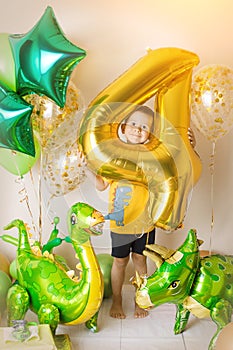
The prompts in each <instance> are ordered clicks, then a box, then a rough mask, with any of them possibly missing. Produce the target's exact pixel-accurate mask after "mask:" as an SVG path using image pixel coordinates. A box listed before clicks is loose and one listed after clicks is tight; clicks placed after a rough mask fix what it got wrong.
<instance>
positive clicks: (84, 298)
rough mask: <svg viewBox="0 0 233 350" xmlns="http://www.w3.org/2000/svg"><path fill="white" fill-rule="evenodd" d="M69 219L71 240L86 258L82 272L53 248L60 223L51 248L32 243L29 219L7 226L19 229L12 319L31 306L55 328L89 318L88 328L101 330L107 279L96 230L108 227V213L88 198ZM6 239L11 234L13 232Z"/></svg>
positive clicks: (41, 319) (10, 310) (81, 259)
mask: <svg viewBox="0 0 233 350" xmlns="http://www.w3.org/2000/svg"><path fill="white" fill-rule="evenodd" d="M67 221H68V228H69V234H70V236H69V239H67V240H66V241H70V242H71V244H72V246H73V248H74V250H75V252H76V254H77V257H78V259H79V262H80V264H81V268H82V272H81V275H80V276H79V277H78V276H74V275H73V274H72V273H71V271H67V269H66V268H65V266H64V264H62V263H60V262H59V260H57V259H56V258H55V257H54V255H53V254H52V253H51V252H52V246H53V244H54V246H56V245H57V230H56V225H55V228H54V230H53V234H52V235H51V237H50V238H51V240H49V242H48V243H49V244H48V245H47V246H48V249H49V250H46V251H44V249H42V251H41V250H40V249H38V247H36V248H37V249H34V248H33V247H31V246H30V244H29V240H28V233H27V229H26V226H25V224H24V222H23V221H21V220H18V219H17V220H14V221H12V222H11V223H10V224H9V225H7V226H6V227H5V229H10V228H12V227H17V228H18V230H19V241H18V249H17V256H16V265H17V283H16V284H14V285H13V286H12V287H11V288H10V290H9V293H8V297H7V313H8V324H9V325H12V321H13V320H17V319H23V318H24V317H25V313H26V311H27V310H28V308H29V307H31V309H32V310H33V311H34V312H35V313H36V314H37V316H38V319H39V322H40V323H47V324H49V325H50V327H51V330H52V331H53V332H55V330H56V328H57V325H58V323H63V324H66V325H76V324H80V323H85V322H86V326H87V327H88V328H90V329H91V330H93V331H96V330H97V315H98V311H99V308H100V305H101V302H102V299H103V292H104V283H103V276H102V273H101V270H100V266H99V263H98V260H97V258H96V255H95V252H94V250H93V248H92V245H91V242H90V235H100V234H101V233H102V226H103V222H104V218H103V216H102V214H101V213H100V212H98V211H97V210H95V209H94V208H93V207H91V206H89V205H88V204H85V203H76V204H74V205H73V206H72V207H71V208H70V210H69V212H68V218H67ZM4 239H5V240H9V239H8V237H5V238H4ZM59 242H61V241H59ZM59 242H58V243H59ZM14 243H15V241H13V244H14Z"/></svg>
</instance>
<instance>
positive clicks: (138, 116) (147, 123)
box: [124, 111, 153, 144]
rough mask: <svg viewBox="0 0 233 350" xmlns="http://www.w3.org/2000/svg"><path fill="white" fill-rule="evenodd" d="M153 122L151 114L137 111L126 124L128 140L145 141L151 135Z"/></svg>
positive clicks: (125, 133) (132, 141)
mask: <svg viewBox="0 0 233 350" xmlns="http://www.w3.org/2000/svg"><path fill="white" fill-rule="evenodd" d="M152 124H153V118H152V116H151V115H148V114H145V113H142V112H141V111H136V112H135V113H133V114H132V115H131V116H130V117H129V119H128V120H127V122H126V124H125V130H124V135H125V137H126V140H127V142H129V143H132V144H138V143H145V142H146V141H147V140H148V138H149V135H150V131H151V128H152Z"/></svg>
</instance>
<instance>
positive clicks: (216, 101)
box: [191, 64, 233, 142]
mask: <svg viewBox="0 0 233 350" xmlns="http://www.w3.org/2000/svg"><path fill="white" fill-rule="evenodd" d="M191 97H192V104H191V106H192V121H193V123H194V125H195V126H196V128H197V129H198V130H199V131H200V132H201V133H202V134H203V135H204V136H205V137H206V138H207V140H209V141H211V142H216V141H217V140H219V139H220V138H221V137H223V136H224V135H226V134H227V133H228V132H229V131H230V130H231V128H232V126H233V70H232V69H230V68H229V67H226V66H224V65H219V64H212V65H207V66H204V67H202V68H201V69H199V70H198V71H197V72H196V73H195V74H194V76H193V83H192V89H191Z"/></svg>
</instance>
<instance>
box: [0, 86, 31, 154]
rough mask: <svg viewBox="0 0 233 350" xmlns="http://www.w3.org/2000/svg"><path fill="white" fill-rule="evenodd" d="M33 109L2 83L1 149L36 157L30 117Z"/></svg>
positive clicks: (0, 106) (0, 111)
mask: <svg viewBox="0 0 233 350" xmlns="http://www.w3.org/2000/svg"><path fill="white" fill-rule="evenodd" d="M32 109H33V107H32V106H30V105H29V104H28V103H26V102H25V101H24V100H23V99H22V98H20V96H19V95H17V94H16V93H15V92H14V91H13V90H11V89H10V88H8V87H7V86H6V85H4V84H3V83H0V147H3V148H7V149H11V150H14V151H19V152H22V153H26V154H29V155H31V156H33V157H34V156H35V147H34V140H33V131H32V125H31V121H30V116H31V113H32Z"/></svg>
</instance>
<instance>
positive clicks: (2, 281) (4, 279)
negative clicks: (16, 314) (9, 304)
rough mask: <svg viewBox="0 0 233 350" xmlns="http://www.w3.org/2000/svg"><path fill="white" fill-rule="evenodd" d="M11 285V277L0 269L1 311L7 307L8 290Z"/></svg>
mask: <svg viewBox="0 0 233 350" xmlns="http://www.w3.org/2000/svg"><path fill="white" fill-rule="evenodd" d="M11 285H12V283H11V279H10V277H9V276H8V275H7V274H6V273H5V272H4V271H1V270H0V313H1V312H4V311H5V309H6V297H7V292H8V289H9V288H10V287H11Z"/></svg>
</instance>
